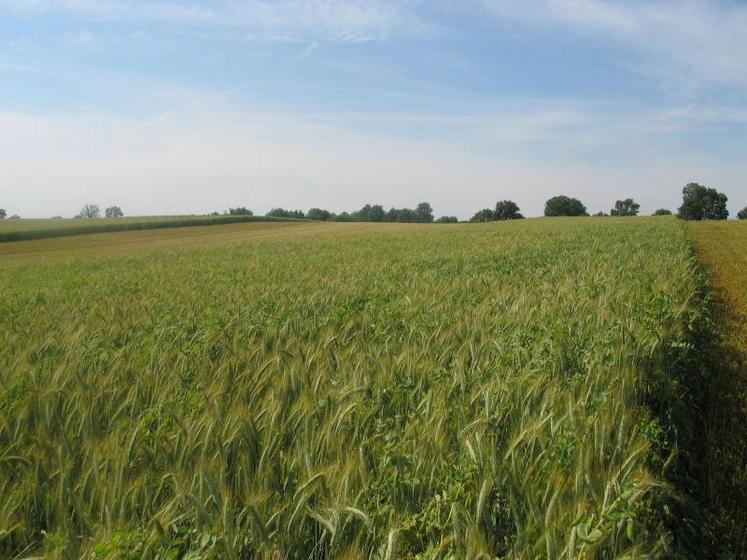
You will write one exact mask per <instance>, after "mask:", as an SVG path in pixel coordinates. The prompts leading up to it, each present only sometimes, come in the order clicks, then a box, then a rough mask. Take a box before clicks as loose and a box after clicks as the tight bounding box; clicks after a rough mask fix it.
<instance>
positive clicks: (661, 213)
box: [651, 208, 672, 216]
mask: <svg viewBox="0 0 747 560" xmlns="http://www.w3.org/2000/svg"><path fill="white" fill-rule="evenodd" d="M651 215H652V216H671V215H672V211H671V210H667V209H666V208H659V209H658V210H656V211H655V212H654V213H653V214H651Z"/></svg>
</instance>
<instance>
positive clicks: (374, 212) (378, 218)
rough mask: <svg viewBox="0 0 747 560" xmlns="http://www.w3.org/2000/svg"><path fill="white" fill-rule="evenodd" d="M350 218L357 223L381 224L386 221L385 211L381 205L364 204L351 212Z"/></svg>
mask: <svg viewBox="0 0 747 560" xmlns="http://www.w3.org/2000/svg"><path fill="white" fill-rule="evenodd" d="M352 218H353V219H354V220H355V221H357V222H383V221H386V211H385V210H384V207H383V206H382V205H381V204H374V205H371V204H366V205H365V206H364V207H363V208H361V209H360V210H357V211H355V212H353V214H352Z"/></svg>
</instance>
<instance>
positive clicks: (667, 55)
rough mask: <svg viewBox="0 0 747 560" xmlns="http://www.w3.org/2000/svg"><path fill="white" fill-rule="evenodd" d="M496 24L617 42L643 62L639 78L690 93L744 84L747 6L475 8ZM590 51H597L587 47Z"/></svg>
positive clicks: (579, 2)
mask: <svg viewBox="0 0 747 560" xmlns="http://www.w3.org/2000/svg"><path fill="white" fill-rule="evenodd" d="M477 1H478V3H479V5H480V6H481V7H482V8H483V9H485V10H487V11H488V12H489V13H491V14H492V15H493V16H494V17H495V18H496V21H497V22H499V23H504V24H506V23H508V24H510V25H520V26H523V27H527V28H533V29H540V30H541V29H545V30H548V31H549V30H553V29H558V28H560V29H564V30H566V31H570V32H573V33H576V34H578V35H580V36H586V37H588V38H590V39H592V38H593V39H594V40H595V43H594V44H596V43H597V42H598V41H600V40H601V41H603V42H616V43H618V44H619V45H621V46H623V47H624V48H627V49H629V50H631V51H633V52H636V53H639V54H640V55H641V56H642V57H643V59H644V60H643V64H642V65H640V66H639V67H638V70H639V71H640V72H642V73H644V74H649V75H655V76H657V77H659V78H661V79H662V80H664V81H666V82H669V83H670V84H672V83H673V82H677V86H678V87H679V88H681V89H684V90H685V91H686V92H690V91H691V90H694V89H695V90H697V89H699V88H701V87H703V86H705V85H706V84H712V83H719V84H731V85H739V86H743V85H745V84H747V73H746V72H745V68H747V42H745V40H744V33H745V29H747V5H746V4H744V3H737V2H731V1H720V0H715V1H706V0H629V1H626V2H612V1H608V0H520V1H519V0H477ZM590 48H594V47H593V44H592V43H590Z"/></svg>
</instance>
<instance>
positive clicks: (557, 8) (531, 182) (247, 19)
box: [0, 0, 747, 218]
mask: <svg viewBox="0 0 747 560" xmlns="http://www.w3.org/2000/svg"><path fill="white" fill-rule="evenodd" d="M746 29H747V2H745V1H736V0H730V1H726V0H723V1H722V0H713V1H704V0H640V1H639V0H626V1H624V2H619V1H617V2H612V1H604V0H586V1H583V0H503V1H501V0H459V1H456V0H452V1H446V0H428V1H426V0H422V1H419V0H388V1H385V0H344V1H343V0H212V1H209V0H203V1H201V2H197V1H192V0H149V1H139V0H116V1H115V0H0V208H6V209H7V210H8V212H9V213H14V214H20V215H21V216H23V217H48V216H53V215H61V216H72V215H74V214H76V213H77V211H78V210H79V209H80V207H81V206H82V205H83V204H86V203H96V204H99V205H101V206H102V207H106V206H110V205H119V206H121V207H122V209H123V210H124V212H125V214H127V215H153V214H184V213H207V212H211V211H223V210H225V209H227V208H229V207H237V206H246V207H249V208H251V209H252V210H254V212H255V213H260V214H261V213H264V212H266V211H267V210H269V209H270V208H273V207H278V206H281V207H285V208H300V209H308V208H309V207H314V206H316V207H322V208H327V209H329V210H332V211H337V212H339V211H342V210H354V209H357V208H360V207H361V206H362V205H364V204H366V203H374V204H375V203H379V204H383V205H384V206H385V207H387V208H389V207H391V206H396V207H402V206H415V205H416V204H417V203H419V202H421V201H429V202H430V203H431V204H432V206H433V208H434V210H435V212H436V214H437V215H444V214H446V215H456V216H458V217H460V218H469V217H470V216H471V215H472V214H473V213H474V212H475V211H477V210H479V209H481V208H484V207H491V206H493V205H495V202H496V201H497V200H503V199H512V200H514V201H516V202H517V203H518V204H519V206H520V207H521V209H522V212H523V213H524V214H525V215H527V216H534V215H540V214H541V213H542V210H543V207H544V202H545V200H546V199H547V198H549V197H551V196H554V195H558V194H565V195H569V196H575V197H577V198H579V199H581V200H582V201H583V202H584V203H585V204H586V205H587V207H588V209H589V211H590V212H597V211H609V209H610V208H611V207H612V206H613V205H614V202H615V200H617V199H621V198H627V197H633V198H635V199H636V200H637V201H638V202H639V203H640V204H641V212H642V213H651V212H653V211H654V210H655V209H657V208H661V207H663V208H670V209H673V210H674V209H676V207H677V206H678V205H679V203H680V201H681V189H682V187H683V186H684V185H685V184H686V183H688V182H699V183H702V184H706V185H708V186H713V187H716V188H718V189H719V190H721V191H723V192H725V193H726V194H727V195H728V197H729V207H730V210H731V212H732V215H734V214H736V212H737V211H738V210H739V209H741V208H743V207H745V206H747V40H746V39H745V37H746V36H745V33H746V31H745V30H746Z"/></svg>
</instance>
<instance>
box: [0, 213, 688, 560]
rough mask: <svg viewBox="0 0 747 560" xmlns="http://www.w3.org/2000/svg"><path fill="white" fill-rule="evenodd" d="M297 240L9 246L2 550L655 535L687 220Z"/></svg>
mask: <svg viewBox="0 0 747 560" xmlns="http://www.w3.org/2000/svg"><path fill="white" fill-rule="evenodd" d="M294 227H298V228H301V227H303V226H294ZM281 229H284V228H281ZM303 231H304V232H305V233H304V234H293V228H291V227H288V228H287V231H286V232H285V233H284V234H283V235H278V236H277V237H266V238H255V239H254V240H253V241H252V242H251V243H248V242H246V241H245V240H244V241H241V242H239V241H236V242H233V243H231V242H226V243H225V244H223V245H220V244H213V245H210V246H203V245H202V244H201V243H200V240H199V236H196V238H195V239H194V241H192V242H193V243H194V244H193V245H187V246H184V247H159V246H158V243H157V240H156V241H154V245H153V247H152V248H151V249H140V250H138V251H132V252H128V253H126V254H125V255H126V256H125V257H124V258H123V257H122V255H110V253H109V252H108V251H107V249H106V247H102V248H101V254H100V255H91V254H90V253H87V254H86V258H80V256H79V255H80V253H75V252H72V253H70V254H69V255H65V254H62V253H58V254H56V255H55V257H54V258H41V257H37V258H35V257H34V255H33V254H32V253H29V254H27V255H24V258H23V259H19V258H18V255H15V254H14V255H10V256H7V255H6V256H5V257H2V256H0V259H1V260H2V263H1V264H2V266H0V348H1V349H2V350H1V351H0V397H1V398H0V557H3V558H14V557H19V555H22V556H20V557H26V556H36V557H38V556H43V555H46V556H47V557H50V558H54V557H58V558H65V559H67V558H70V559H72V558H76V559H77V558H84V559H96V558H190V559H196V558H204V559H211V558H215V559H217V558H229V559H230V558H234V559H239V558H288V559H298V560H301V559H304V560H305V559H307V558H380V559H382V560H383V559H389V560H393V559H395V558H413V559H414V558H423V559H425V558H497V557H498V558H554V559H569V560H570V559H576V558H581V559H589V560H591V559H592V558H633V557H639V558H644V557H645V558H656V557H662V556H663V555H664V554H665V553H667V546H668V544H667V543H668V542H669V535H668V532H667V531H666V529H665V527H664V526H663V525H661V524H660V523H658V522H657V521H658V520H659V518H658V517H657V516H656V515H655V514H656V512H657V511H659V510H657V509H656V508H654V507H653V506H654V502H653V498H654V495H655V493H658V495H664V497H665V503H667V502H666V499H668V498H667V497H668V496H669V492H671V490H670V487H669V486H668V485H666V484H665V483H664V477H663V470H664V469H665V468H667V465H669V466H670V467H671V465H672V463H674V462H676V460H677V457H678V455H677V443H678V437H679V436H678V432H677V430H676V426H675V427H672V426H670V425H669V424H667V423H665V422H664V421H660V420H659V419H660V418H666V417H669V416H671V415H669V414H668V413H669V411H670V405H669V401H668V400H667V399H665V398H662V399H660V400H658V401H657V407H658V408H657V409H656V410H655V409H654V408H652V407H651V406H649V404H648V403H649V402H650V398H649V397H650V396H651V395H659V394H664V395H667V396H669V395H677V398H679V396H680V395H681V394H682V393H683V392H686V391H687V384H683V385H682V386H677V387H675V389H676V390H674V389H673V390H671V391H670V390H668V389H667V387H668V385H666V384H665V382H666V380H667V378H668V372H670V371H671V369H672V362H673V361H678V360H680V358H679V357H680V356H681V355H682V352H683V350H681V349H682V348H685V347H687V337H688V331H687V329H688V325H691V324H692V323H693V321H694V318H695V317H694V314H695V312H696V311H695V309H694V308H693V305H694V302H695V301H696V300H697V297H696V296H697V294H696V282H695V281H694V279H693V275H692V270H693V260H692V256H691V253H690V246H689V242H688V240H687V238H686V237H685V235H684V233H683V231H682V229H681V224H679V223H677V222H675V221H671V220H650V219H641V220H635V221H634V222H632V223H621V222H608V221H601V220H592V221H589V220H563V221H560V220H532V221H528V222H525V223H522V224H511V225H508V224H490V225H487V226H475V225H470V224H465V225H460V226H453V227H449V228H433V227H407V228H401V227H398V226H393V225H381V226H376V227H369V228H366V229H365V231H361V230H360V228H354V227H347V226H344V225H341V224H313V226H310V227H308V228H305V229H304V230H303ZM309 232H312V233H310V234H309ZM672 349H678V350H677V352H676V353H675V352H674V351H673V350H672ZM661 387H664V389H666V391H659V388H661ZM651 512H654V513H651Z"/></svg>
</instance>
